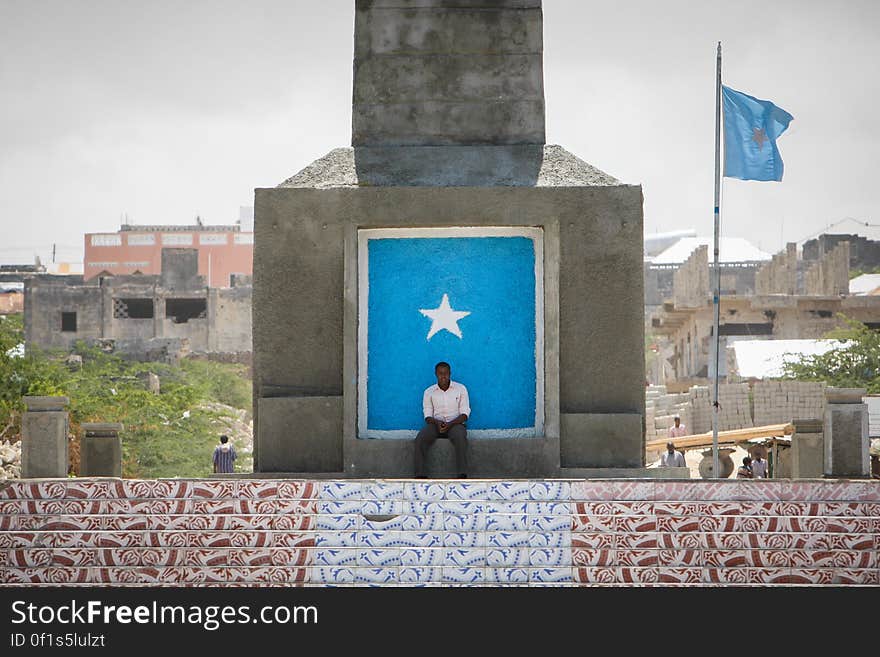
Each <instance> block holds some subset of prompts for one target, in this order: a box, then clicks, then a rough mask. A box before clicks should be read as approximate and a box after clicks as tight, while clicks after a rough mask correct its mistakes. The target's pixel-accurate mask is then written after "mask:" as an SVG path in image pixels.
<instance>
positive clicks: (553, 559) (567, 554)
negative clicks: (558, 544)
mask: <svg viewBox="0 0 880 657" xmlns="http://www.w3.org/2000/svg"><path fill="white" fill-rule="evenodd" d="M529 565H530V566H532V567H533V568H559V567H561V566H571V550H570V549H568V550H566V549H564V548H563V549H558V548H529Z"/></svg>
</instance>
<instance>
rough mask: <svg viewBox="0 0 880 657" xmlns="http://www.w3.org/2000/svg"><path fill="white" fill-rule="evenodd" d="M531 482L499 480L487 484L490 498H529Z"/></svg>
mask: <svg viewBox="0 0 880 657" xmlns="http://www.w3.org/2000/svg"><path fill="white" fill-rule="evenodd" d="M530 487H531V482H528V481H499V482H496V483H494V484H490V485H489V495H488V497H487V499H490V500H509V501H514V500H522V501H524V502H525V501H528V500H529V488H530Z"/></svg>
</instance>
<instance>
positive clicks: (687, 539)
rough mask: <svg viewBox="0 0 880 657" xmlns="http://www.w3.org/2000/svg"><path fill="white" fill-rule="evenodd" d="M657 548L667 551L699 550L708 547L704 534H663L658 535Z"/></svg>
mask: <svg viewBox="0 0 880 657" xmlns="http://www.w3.org/2000/svg"><path fill="white" fill-rule="evenodd" d="M657 547H660V548H663V549H666V550H699V549H701V548H704V547H706V544H705V541H704V539H703V534H702V533H697V532H684V533H681V534H676V533H662V534H658V541H657Z"/></svg>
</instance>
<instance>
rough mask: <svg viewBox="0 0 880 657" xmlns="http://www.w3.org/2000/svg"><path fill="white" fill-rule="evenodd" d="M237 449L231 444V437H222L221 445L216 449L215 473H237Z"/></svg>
mask: <svg viewBox="0 0 880 657" xmlns="http://www.w3.org/2000/svg"><path fill="white" fill-rule="evenodd" d="M235 459H236V454H235V447H233V446H232V443H230V442H229V436H220V444H219V445H217V447H215V448H214V472H215V473H227V472H235V466H234V463H235Z"/></svg>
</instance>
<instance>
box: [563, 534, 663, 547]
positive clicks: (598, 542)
mask: <svg viewBox="0 0 880 657" xmlns="http://www.w3.org/2000/svg"><path fill="white" fill-rule="evenodd" d="M615 536H616V535H615V534H611V533H606V532H578V533H573V534H572V535H571V547H572V548H588V549H594V550H599V549H613V548H614V547H615V543H616V541H615ZM654 547H656V546H654Z"/></svg>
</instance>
